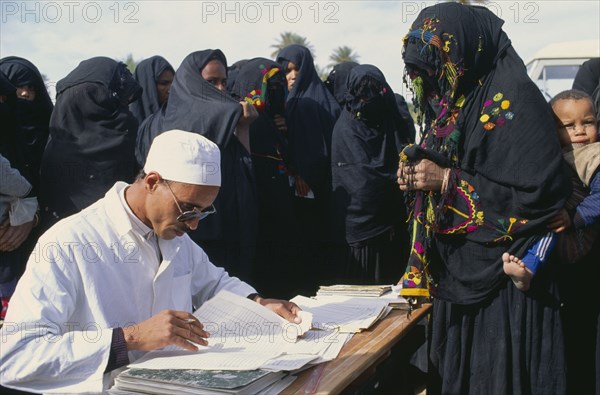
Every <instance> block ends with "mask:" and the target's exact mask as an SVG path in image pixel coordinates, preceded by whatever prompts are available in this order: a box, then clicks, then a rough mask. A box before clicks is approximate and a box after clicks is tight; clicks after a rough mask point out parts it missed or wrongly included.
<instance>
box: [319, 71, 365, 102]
mask: <svg viewBox="0 0 600 395" xmlns="http://www.w3.org/2000/svg"><path fill="white" fill-rule="evenodd" d="M356 66H358V63H356V62H343V63H338V64H336V65H335V66H333V70H331V72H330V73H329V75H328V76H327V79H326V80H325V86H326V87H327V89H329V92H331V94H332V95H333V96H334V97H335V100H337V102H338V103H340V105H342V104H343V103H344V99H345V98H346V92H348V78H349V77H350V71H352V69H353V68H355V67H356Z"/></svg>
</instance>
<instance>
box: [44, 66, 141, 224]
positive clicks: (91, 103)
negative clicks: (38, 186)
mask: <svg viewBox="0 0 600 395" xmlns="http://www.w3.org/2000/svg"><path fill="white" fill-rule="evenodd" d="M56 92H57V98H56V108H55V109H54V112H53V113H52V118H51V120H50V141H49V142H48V146H47V148H46V151H45V152H44V158H43V166H42V199H43V201H42V210H43V214H45V217H46V218H47V219H48V221H49V222H53V218H54V219H58V218H63V217H65V216H67V215H71V214H73V213H76V212H78V211H80V210H82V209H83V208H85V207H87V206H89V205H90V204H92V203H94V202H95V201H96V200H98V199H99V198H101V197H102V196H104V194H105V192H106V191H107V190H108V189H110V187H112V185H113V184H114V183H115V182H116V181H127V182H131V181H133V179H134V177H135V158H134V146H135V136H136V131H137V126H138V124H137V120H136V119H135V117H134V116H133V114H131V112H130V111H129V108H128V105H129V102H130V101H131V100H135V99H136V98H137V97H139V95H140V94H141V88H140V86H139V85H138V83H137V82H136V81H135V80H134V79H133V76H132V75H131V73H130V72H129V70H127V66H126V65H125V64H124V63H121V62H119V63H117V62H116V61H114V60H112V59H109V58H105V57H96V58H91V59H88V60H84V61H82V62H81V63H80V64H79V65H78V66H77V67H76V68H75V69H74V70H73V71H71V72H70V73H69V74H68V75H67V76H66V77H65V78H63V79H62V80H60V81H58V84H57V85H56Z"/></svg>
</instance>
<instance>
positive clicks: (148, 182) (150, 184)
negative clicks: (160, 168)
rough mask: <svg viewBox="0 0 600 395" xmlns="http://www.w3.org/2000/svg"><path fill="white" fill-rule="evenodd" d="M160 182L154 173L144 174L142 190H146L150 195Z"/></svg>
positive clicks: (157, 175)
mask: <svg viewBox="0 0 600 395" xmlns="http://www.w3.org/2000/svg"><path fill="white" fill-rule="evenodd" d="M161 181H162V178H161V177H160V174H158V173H157V172H155V171H151V172H150V173H148V174H146V177H145V178H144V188H145V189H146V190H148V191H149V192H150V193H152V192H154V191H155V190H156V188H157V187H158V184H159V183H160V182H161Z"/></svg>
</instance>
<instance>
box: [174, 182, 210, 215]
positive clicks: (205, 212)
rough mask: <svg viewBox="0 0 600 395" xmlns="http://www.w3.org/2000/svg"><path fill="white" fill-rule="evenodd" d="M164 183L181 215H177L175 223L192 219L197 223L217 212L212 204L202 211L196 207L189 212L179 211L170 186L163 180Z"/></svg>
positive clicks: (179, 207)
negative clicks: (196, 220)
mask: <svg viewBox="0 0 600 395" xmlns="http://www.w3.org/2000/svg"><path fill="white" fill-rule="evenodd" d="M164 182H165V184H167V188H169V191H170V192H171V196H173V200H174V201H175V204H176V205H177V208H178V209H179V212H180V213H181V215H179V216H178V217H177V221H179V222H187V221H190V220H192V219H198V220H199V221H201V220H203V219H204V218H206V217H208V216H209V215H211V214H214V213H216V212H217V209H216V208H215V206H214V205H212V204H211V205H210V206H209V207H206V208H204V209H202V210H198V209H197V208H196V207H194V208H193V209H192V210H190V211H183V210H182V209H181V206H180V205H179V202H178V201H177V198H176V197H175V194H174V193H173V190H172V189H171V186H170V185H169V183H168V182H167V181H166V180H164Z"/></svg>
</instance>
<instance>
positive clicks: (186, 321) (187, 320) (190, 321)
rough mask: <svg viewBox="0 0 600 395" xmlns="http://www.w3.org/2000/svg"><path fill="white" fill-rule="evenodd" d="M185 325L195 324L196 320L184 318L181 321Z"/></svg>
mask: <svg viewBox="0 0 600 395" xmlns="http://www.w3.org/2000/svg"><path fill="white" fill-rule="evenodd" d="M183 321H184V322H185V323H186V324H191V323H192V322H196V319H194V318H186V319H185V320H183Z"/></svg>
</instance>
